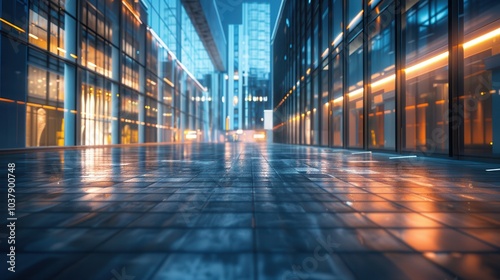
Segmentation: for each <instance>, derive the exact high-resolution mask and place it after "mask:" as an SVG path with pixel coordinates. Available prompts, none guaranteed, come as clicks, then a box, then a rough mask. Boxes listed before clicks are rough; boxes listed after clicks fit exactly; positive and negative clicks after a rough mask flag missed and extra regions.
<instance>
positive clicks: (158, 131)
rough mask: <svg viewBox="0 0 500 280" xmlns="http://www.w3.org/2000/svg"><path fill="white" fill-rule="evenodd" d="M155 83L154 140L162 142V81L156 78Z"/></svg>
mask: <svg viewBox="0 0 500 280" xmlns="http://www.w3.org/2000/svg"><path fill="white" fill-rule="evenodd" d="M158 73H162V71H161V69H160V70H159V71H158ZM156 84H157V85H158V87H157V90H158V100H159V101H160V102H158V112H157V114H156V124H157V128H156V142H158V143H161V142H164V141H165V140H164V128H163V125H164V123H163V113H164V112H163V103H162V102H163V81H162V80H161V79H158V80H157V81H156Z"/></svg>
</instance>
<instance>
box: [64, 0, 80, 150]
mask: <svg viewBox="0 0 500 280" xmlns="http://www.w3.org/2000/svg"><path fill="white" fill-rule="evenodd" d="M65 9H66V11H67V14H66V15H65V17H64V21H65V31H66V32H65V36H64V48H65V51H66V54H65V58H66V59H67V60H69V61H75V58H74V56H75V57H76V55H77V49H76V46H77V43H76V42H77V38H78V36H77V29H76V27H77V25H76V21H75V20H74V18H73V17H71V16H69V15H68V14H70V15H73V16H76V10H77V9H76V1H66V6H65ZM76 94H77V89H76V67H75V65H74V64H73V63H69V62H66V63H65V64H64V146H75V145H76Z"/></svg>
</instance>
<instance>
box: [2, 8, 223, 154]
mask: <svg viewBox="0 0 500 280" xmlns="http://www.w3.org/2000/svg"><path fill="white" fill-rule="evenodd" d="M201 2H203V3H201ZM0 5H1V9H0V21H1V22H0V33H1V37H0V38H1V39H0V46H1V52H0V62H1V77H0V117H1V118H2V119H4V120H8V122H7V123H6V124H4V125H2V129H1V130H2V132H3V133H4V134H6V135H8V137H3V138H2V140H0V147H1V148H23V147H38V146H74V145H107V144H129V143H147V142H176V141H183V140H184V139H185V138H186V135H188V134H189V135H195V137H194V140H196V139H198V140H200V141H201V140H204V141H210V140H212V139H213V137H214V133H216V131H217V130H218V126H217V124H218V120H214V118H213V117H212V115H213V114H212V111H214V110H218V107H217V106H218V105H216V104H215V103H216V102H212V101H213V100H214V99H215V98H217V99H219V96H221V94H222V93H221V90H222V88H221V87H220V86H219V84H222V82H219V80H223V76H222V75H221V74H219V72H222V71H225V60H224V59H221V58H220V57H225V50H223V48H221V47H220V45H217V44H214V42H215V41H220V42H221V43H220V44H223V45H225V37H224V34H223V31H222V27H221V25H220V20H219V18H218V14H217V11H216V7H215V4H214V3H213V2H210V1H188V0H185V1H181V0H147V1H132V0H123V1H114V0H105V1H97V0H80V1H76V0H37V1H35V0H16V1H2V3H1V4H0ZM198 7H203V8H204V9H197V8H198ZM199 10H202V11H206V12H203V13H201V14H199V12H197V11H199ZM193 19H195V20H193ZM200 20H204V21H205V22H204V23H201V22H199V21H200ZM206 22H210V24H209V25H208V24H206ZM200 25H204V26H200ZM204 28H205V29H206V28H210V32H204V33H201V31H203V29H204ZM200 34H202V35H201V36H200ZM219 52H220V53H219ZM194 131H196V132H194ZM193 132H194V133H193ZM191 138H193V137H191Z"/></svg>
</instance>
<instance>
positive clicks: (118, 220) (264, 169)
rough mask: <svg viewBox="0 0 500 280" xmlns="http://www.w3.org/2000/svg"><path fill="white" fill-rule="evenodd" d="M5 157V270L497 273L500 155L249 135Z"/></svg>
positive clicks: (134, 275) (99, 274)
mask: <svg viewBox="0 0 500 280" xmlns="http://www.w3.org/2000/svg"><path fill="white" fill-rule="evenodd" d="M0 159H1V164H2V166H4V168H5V170H4V171H3V174H4V175H2V178H3V179H2V180H5V182H7V176H6V174H7V173H8V172H9V171H8V168H7V164H8V163H9V162H13V163H15V165H16V167H15V170H13V174H14V175H15V184H16V186H15V203H16V205H15V213H14V215H13V216H10V218H12V217H15V218H17V220H15V225H16V227H15V242H16V243H15V271H16V272H15V273H12V272H9V271H8V270H7V268H8V267H10V265H9V264H8V263H6V260H8V259H7V258H8V256H7V253H9V252H8V251H7V249H8V248H7V246H11V245H7V243H8V240H9V239H8V237H9V235H12V232H10V233H9V232H7V231H6V225H7V224H8V223H10V222H12V221H14V220H9V221H7V217H8V216H7V213H8V211H7V208H8V204H7V187H6V186H7V183H5V184H4V183H2V186H3V187H2V188H1V192H0V196H1V197H3V199H1V200H0V209H1V211H0V222H1V225H2V227H1V229H2V230H1V231H0V248H1V250H2V252H1V254H0V260H1V261H0V263H1V267H0V268H1V271H0V278H3V276H1V275H6V276H7V278H8V279H11V278H12V279H117V280H120V279H129V280H132V279H136V280H137V279H450V280H451V279H500V265H499V264H500V172H495V171H491V172H488V171H486V170H487V169H496V168H499V167H500V163H496V164H495V163H480V162H472V161H456V160H448V159H439V158H428V157H427V158H424V157H401V155H394V154H387V153H376V152H374V153H368V152H360V151H349V150H337V149H326V148H318V147H304V146H289V145H279V144H273V145H264V144H242V143H226V144H185V145H181V144H178V145H146V146H128V147H121V148H89V149H69V150H44V151H36V152H33V151H27V152H24V153H16V154H14V153H11V154H5V153H4V154H0ZM9 249H10V248H9Z"/></svg>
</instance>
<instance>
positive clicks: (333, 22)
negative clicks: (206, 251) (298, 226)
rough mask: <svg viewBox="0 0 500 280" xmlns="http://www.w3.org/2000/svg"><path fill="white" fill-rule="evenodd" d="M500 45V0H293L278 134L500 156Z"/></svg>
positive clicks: (285, 31) (276, 40) (283, 45)
mask: <svg viewBox="0 0 500 280" xmlns="http://www.w3.org/2000/svg"><path fill="white" fill-rule="evenodd" d="M499 40H500V2H499V1H496V0H479V1H471V0H458V1H456V0H450V1H448V0H405V1H393V0H370V1H368V0H365V1H363V0H349V1H346V0H323V1H320V0H309V1H284V2H283V4H282V7H281V11H280V15H279V17H278V20H277V23H276V27H275V30H274V32H273V36H272V48H273V74H272V75H273V94H274V106H275V108H274V112H275V113H274V115H275V124H277V126H276V127H275V135H274V137H275V141H278V142H283V143H293V144H305V145H320V146H329V147H344V148H357V149H366V150H384V151H393V152H401V153H416V154H424V155H445V156H451V157H455V158H458V157H469V156H471V157H493V158H499V157H500V110H498V109H499V108H500V56H499V53H500V49H499V47H498V46H499V43H498V42H499ZM495 108H496V109H495Z"/></svg>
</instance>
